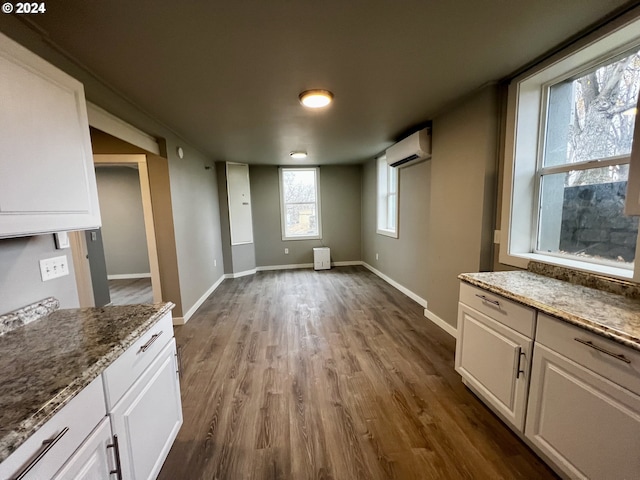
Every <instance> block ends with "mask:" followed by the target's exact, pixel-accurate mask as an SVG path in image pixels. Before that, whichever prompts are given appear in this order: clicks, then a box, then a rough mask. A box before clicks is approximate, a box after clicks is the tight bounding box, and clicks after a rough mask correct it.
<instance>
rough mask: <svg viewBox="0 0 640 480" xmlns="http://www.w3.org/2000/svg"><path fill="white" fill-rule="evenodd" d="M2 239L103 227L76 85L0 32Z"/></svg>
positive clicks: (81, 96) (80, 91) (84, 112)
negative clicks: (101, 225)
mask: <svg viewBox="0 0 640 480" xmlns="http://www.w3.org/2000/svg"><path fill="white" fill-rule="evenodd" d="M0 105H1V108H0V238H2V237H17V236H24V235H33V234H39V233H48V232H55V231H63V230H81V229H88V228H96V227H99V226H100V210H99V204H98V195H97V189H96V179H95V171H94V167H93V157H92V152H91V139H90V137H89V123H88V121H87V110H86V103H85V98H84V88H83V86H82V84H81V83H80V82H78V81H77V80H75V79H74V78H72V77H70V76H69V75H67V74H66V73H64V72H62V71H60V70H59V69H57V68H56V67H54V66H52V65H51V64H49V63H47V62H46V61H44V60H43V59H41V58H40V57H38V56H36V55H34V54H33V53H31V52H30V51H29V50H27V49H25V48H24V47H22V46H20V45H18V44H17V43H16V42H14V41H12V40H11V39H9V38H8V37H6V36H4V35H2V34H0Z"/></svg>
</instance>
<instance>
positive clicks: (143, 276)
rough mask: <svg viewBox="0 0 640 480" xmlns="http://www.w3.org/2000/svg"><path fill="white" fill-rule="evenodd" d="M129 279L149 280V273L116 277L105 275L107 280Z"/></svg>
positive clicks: (125, 274) (123, 274) (126, 274)
mask: <svg viewBox="0 0 640 480" xmlns="http://www.w3.org/2000/svg"><path fill="white" fill-rule="evenodd" d="M130 278H151V274H150V273H122V274H117V275H107V280H128V279H130Z"/></svg>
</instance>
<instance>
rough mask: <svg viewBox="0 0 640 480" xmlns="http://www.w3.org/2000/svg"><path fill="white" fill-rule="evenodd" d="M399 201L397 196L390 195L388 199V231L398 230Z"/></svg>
mask: <svg viewBox="0 0 640 480" xmlns="http://www.w3.org/2000/svg"><path fill="white" fill-rule="evenodd" d="M397 200H398V196H397V195H389V197H388V198H387V201H388V203H387V209H388V210H387V229H388V230H395V229H396V212H397V211H398V210H397V207H396V202H397Z"/></svg>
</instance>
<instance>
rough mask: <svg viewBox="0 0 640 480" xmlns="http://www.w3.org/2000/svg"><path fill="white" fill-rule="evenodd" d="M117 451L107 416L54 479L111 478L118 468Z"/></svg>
mask: <svg viewBox="0 0 640 480" xmlns="http://www.w3.org/2000/svg"><path fill="white" fill-rule="evenodd" d="M115 455H116V452H115V451H114V445H113V443H112V438H111V424H110V422H109V417H105V418H104V419H103V420H102V421H101V422H100V423H99V424H98V426H97V427H96V428H95V430H94V431H93V432H91V435H89V437H88V438H87V439H86V440H85V441H84V442H83V443H82V445H81V446H80V448H78V450H76V452H75V453H74V454H73V455H72V456H71V458H70V459H69V460H68V461H67V463H65V464H64V465H63V466H62V468H61V469H60V470H59V471H58V473H56V475H55V476H54V477H53V480H110V479H111V478H115V477H111V476H110V472H111V471H115V468H116V466H115V465H116V459H115Z"/></svg>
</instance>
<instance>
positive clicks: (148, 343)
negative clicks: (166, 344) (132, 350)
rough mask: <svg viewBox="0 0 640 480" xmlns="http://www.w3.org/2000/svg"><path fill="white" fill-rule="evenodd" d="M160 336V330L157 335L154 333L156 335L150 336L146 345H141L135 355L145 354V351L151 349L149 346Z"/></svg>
mask: <svg viewBox="0 0 640 480" xmlns="http://www.w3.org/2000/svg"><path fill="white" fill-rule="evenodd" d="M160 335H162V330H160V332H159V333H156V334H154V335H152V336H151V338H150V339H149V341H148V342H147V343H145V344H144V345H142V346H141V347H140V350H138V352H137V353H140V352H146V351H147V350H149V347H151V345H153V342H155V341H156V340H157V339H158V337H159V336H160Z"/></svg>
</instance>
